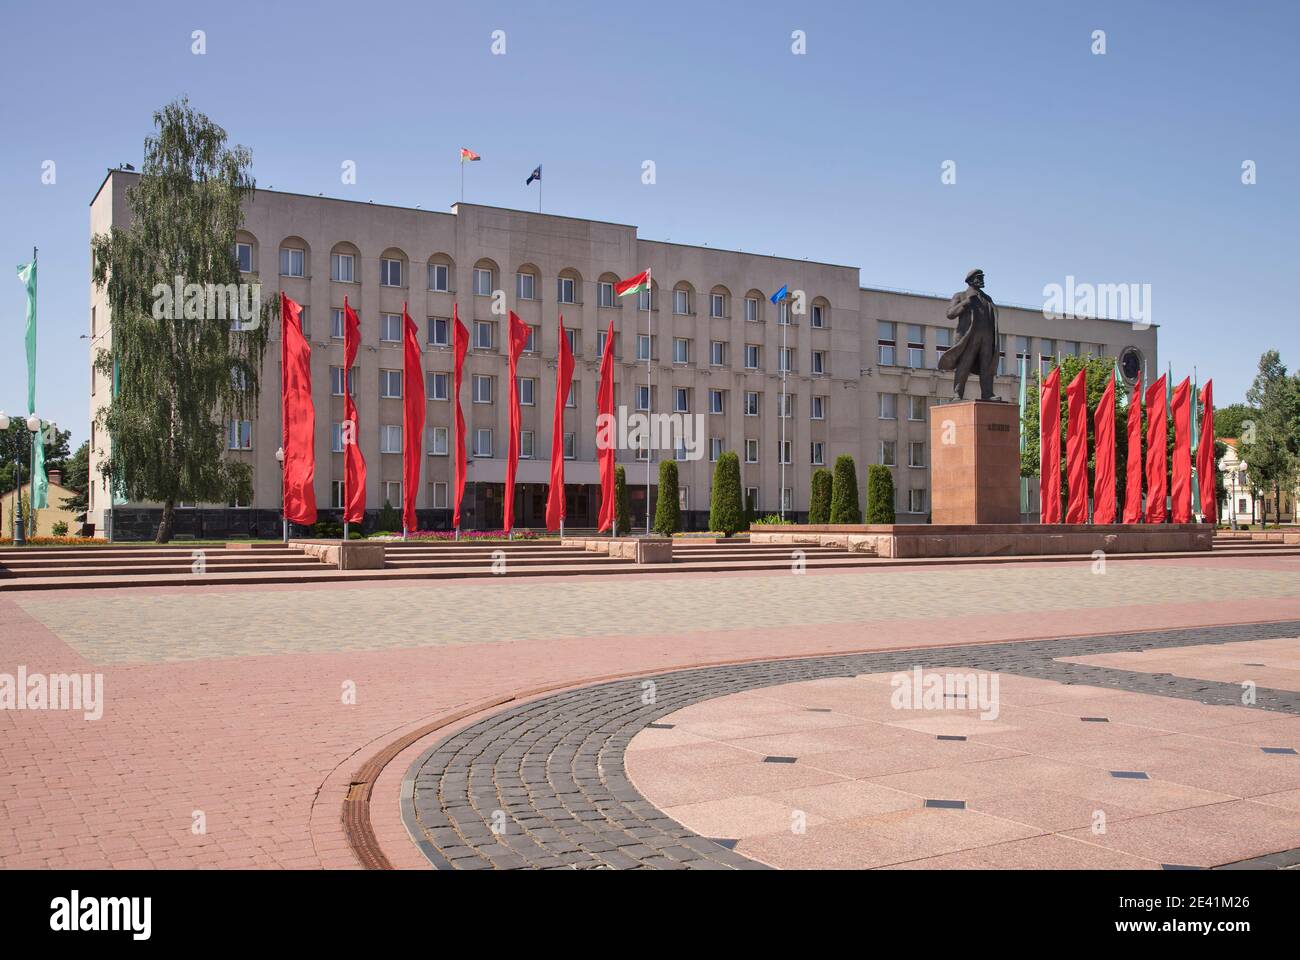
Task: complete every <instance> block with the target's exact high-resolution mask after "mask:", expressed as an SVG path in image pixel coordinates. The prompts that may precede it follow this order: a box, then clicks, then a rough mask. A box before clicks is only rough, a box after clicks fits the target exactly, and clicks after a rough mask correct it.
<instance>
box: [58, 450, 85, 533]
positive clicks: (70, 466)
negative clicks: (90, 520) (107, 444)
mask: <svg viewBox="0 0 1300 960" xmlns="http://www.w3.org/2000/svg"><path fill="white" fill-rule="evenodd" d="M63 485H64V486H65V487H67V488H68V489H69V490H71V491H73V495H72V496H70V497H64V498H63V503H62V504H61V506H62V507H63V509H64V510H71V511H72V512H73V513H74V514H76V516H77V519H78V520H80V521H81V522H82V523H85V522H86V513H87V512H88V511H89V510H90V441H88V440H87V441H83V442H82V444H81V446H79V447H78V448H77V452H76V453H74V454H73V455H72V456H71V457H69V458H68V460H67V462H66V463H65V464H64V465H63Z"/></svg>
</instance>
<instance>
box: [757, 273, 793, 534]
mask: <svg viewBox="0 0 1300 960" xmlns="http://www.w3.org/2000/svg"><path fill="white" fill-rule="evenodd" d="M788 297H789V294H787V295H786V296H785V297H782V298H781V303H779V304H777V307H776V318H777V320H780V319H781V304H783V303H785V302H786V300H787V298H788ZM789 333H790V311H789V309H788V308H787V309H786V312H785V323H784V324H782V325H781V410H780V411H779V412H780V415H781V416H780V419H781V449H780V450H779V451H777V460H779V461H780V462H781V489H780V490H778V491H777V497H778V501H779V505H780V511H781V519H782V520H784V519H785V421H786V419H787V417H788V414H789V412H790V411H789V410H787V409H786V404H787V403H788V402H789V401H788V400H787V399H786V397H787V396H788V395H787V394H786V392H785V391H786V386H785V378H786V376H787V375H788V374H789V369H788V368H789V366H790V364H789V361H788V357H789V354H788V352H787V347H786V344H787V343H789V339H788V337H789ZM754 509H755V510H757V509H758V504H757V503H756V504H754Z"/></svg>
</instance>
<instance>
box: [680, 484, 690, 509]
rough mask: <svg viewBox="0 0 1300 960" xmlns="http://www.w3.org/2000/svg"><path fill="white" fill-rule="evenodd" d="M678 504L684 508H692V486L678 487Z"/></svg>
mask: <svg viewBox="0 0 1300 960" xmlns="http://www.w3.org/2000/svg"><path fill="white" fill-rule="evenodd" d="M677 506H678V507H679V508H681V509H682V510H689V509H691V488H690V487H678V488H677Z"/></svg>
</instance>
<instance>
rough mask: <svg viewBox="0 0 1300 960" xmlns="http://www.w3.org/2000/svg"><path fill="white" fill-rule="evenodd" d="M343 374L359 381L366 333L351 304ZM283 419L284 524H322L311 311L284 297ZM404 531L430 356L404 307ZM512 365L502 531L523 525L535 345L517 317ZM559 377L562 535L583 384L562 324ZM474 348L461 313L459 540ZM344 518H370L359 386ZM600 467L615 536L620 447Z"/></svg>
mask: <svg viewBox="0 0 1300 960" xmlns="http://www.w3.org/2000/svg"><path fill="white" fill-rule="evenodd" d="M343 318H344V320H343V357H344V362H343V370H344V371H345V373H344V376H345V377H347V378H351V375H352V373H351V371H352V365H353V364H354V363H355V362H356V357H357V350H358V348H359V347H360V343H361V325H360V322H359V321H358V319H357V314H356V311H355V310H353V309H352V307H351V306H350V305H349V304H348V301H347V298H346V297H345V298H344V300H343ZM280 320H281V326H282V333H281V338H280V350H281V354H280V360H281V369H282V371H283V376H282V380H281V413H282V419H281V422H282V424H283V438H282V439H283V449H284V478H283V479H284V515H285V519H287V520H288V521H289V522H291V523H297V524H305V525H308V524H313V523H315V522H316V491H315V476H316V454H315V439H314V438H315V432H316V413H315V405H314V403H313V401H312V394H311V345H310V343H308V341H307V338H306V337H305V336H303V332H302V307H301V306H300V305H299V304H297V303H296V302H294V301H293V300H291V299H289V297H287V296H285V295H284V294H283V293H281V294H280ZM402 330H403V334H402V344H403V367H402V380H403V383H402V403H403V417H402V526H403V528H404V529H405V530H407V531H412V530H416V529H418V520H417V518H416V512H415V503H416V496H417V494H418V492H419V489H420V464H421V462H422V457H423V449H424V413H425V392H424V363H423V359H422V355H421V350H420V339H419V329H418V328H417V327H416V325H415V321H413V320H412V319H411V317H410V315H409V314H408V313H407V312H406V304H402ZM507 342H508V353H507V363H508V367H509V380H510V395H509V411H510V442H509V445H508V447H507V459H506V481H505V502H504V516H503V519H502V529H504V530H507V531H508V530H513V529H514V521H515V517H514V514H515V496H514V492H515V474H516V473H517V471H518V468H519V428H520V412H519V378H518V376H517V375H516V372H517V369H518V363H519V357H520V355H521V354H522V353H523V352H524V347H525V346H526V344H527V343H528V326H527V325H526V324H525V323H524V322H523V321H522V320H520V319H519V317H518V316H516V315H515V313H514V311H513V310H512V311H510V325H509V333H508V341H507ZM558 342H559V345H560V355H559V363H558V369H559V373H558V376H557V377H556V380H555V418H554V422H553V424H552V437H551V477H550V488H549V491H548V494H547V498H546V529H547V530H549V531H555V530H559V529H560V525H561V524H562V523H563V521H564V514H565V499H564V408H565V404H566V402H567V401H568V396H569V389H570V386H571V385H572V381H573V352H572V350H571V348H570V346H569V338H568V337H567V336H565V332H564V316H563V314H561V316H560V319H559V339H558ZM613 343H614V321H613V320H611V321H610V324H609V330H608V332H607V333H606V335H605V344H606V347H605V353H604V356H603V357H602V358H601V361H600V389H599V391H598V393H597V398H596V399H597V408H598V413H599V414H601V415H606V416H608V417H610V418H612V417H613V416H614V363H613V359H614V357H613ZM468 348H469V330H468V329H467V328H466V327H465V325H464V324H463V323H462V322H461V320H460V313H459V310H458V309H457V307H456V306H455V305H453V306H452V357H453V369H452V380H451V383H452V397H453V398H454V400H455V405H456V417H455V425H454V428H453V430H452V434H453V437H452V446H453V451H454V452H453V456H454V458H455V463H456V471H455V481H454V483H453V485H452V504H453V505H452V526H453V527H454V528H455V529H457V530H459V529H460V519H461V504H462V502H463V500H464V497H465V470H466V464H467V461H466V454H465V414H464V411H463V410H462V409H461V404H460V388H461V380H462V372H463V369H464V364H465V354H466V351H467V350H468ZM343 409H344V413H343V418H344V422H343V424H342V428H341V429H342V431H343V451H344V468H343V491H344V499H343V518H344V521H345V522H347V523H361V522H362V521H363V520H364V519H365V514H366V461H365V457H363V456H362V454H361V447H360V445H359V443H358V437H357V432H358V427H357V408H356V404H355V403H354V401H353V399H352V385H351V383H350V382H349V383H345V384H344V386H343ZM597 459H598V461H599V465H600V492H601V497H600V515H599V520H598V529H599V530H607V529H609V528H610V526H612V524H613V523H614V517H615V509H614V447H613V446H610V445H606V446H605V447H602V449H600V451H599V453H598V454H597Z"/></svg>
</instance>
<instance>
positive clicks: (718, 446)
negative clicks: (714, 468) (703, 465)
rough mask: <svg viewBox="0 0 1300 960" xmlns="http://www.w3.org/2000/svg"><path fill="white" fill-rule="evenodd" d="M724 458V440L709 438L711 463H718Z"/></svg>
mask: <svg viewBox="0 0 1300 960" xmlns="http://www.w3.org/2000/svg"><path fill="white" fill-rule="evenodd" d="M720 456H722V438H721V437H709V463H717V462H718V457H720Z"/></svg>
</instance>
